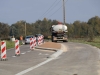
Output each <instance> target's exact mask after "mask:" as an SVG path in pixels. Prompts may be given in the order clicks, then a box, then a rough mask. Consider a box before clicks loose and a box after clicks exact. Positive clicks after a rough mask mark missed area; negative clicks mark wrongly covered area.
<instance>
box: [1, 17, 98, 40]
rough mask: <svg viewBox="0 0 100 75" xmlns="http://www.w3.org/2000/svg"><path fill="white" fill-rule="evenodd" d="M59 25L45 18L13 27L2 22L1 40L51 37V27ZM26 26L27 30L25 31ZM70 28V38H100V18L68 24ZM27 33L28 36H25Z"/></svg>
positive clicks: (16, 24) (22, 22) (55, 21)
mask: <svg viewBox="0 0 100 75" xmlns="http://www.w3.org/2000/svg"><path fill="white" fill-rule="evenodd" d="M56 24H58V21H57V20H51V19H49V20H48V19H46V18H44V19H43V20H37V21H36V22H35V23H27V22H26V21H24V20H21V21H18V22H16V23H14V24H12V25H8V24H6V23H1V22H0V39H8V38H9V36H14V37H15V38H19V37H20V36H21V35H22V36H24V37H25V36H26V35H35V34H43V35H44V37H45V38H47V37H48V36H50V35H51V32H50V27H51V26H52V25H56ZM25 26H26V29H25ZM66 26H67V27H68V32H67V35H68V38H69V39H70V38H89V41H92V40H93V39H94V37H95V36H100V17H98V16H95V17H92V18H90V19H89V20H88V22H81V21H75V22H74V23H70V24H68V23H66ZM25 32H26V34H25Z"/></svg>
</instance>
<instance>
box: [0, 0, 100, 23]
mask: <svg viewBox="0 0 100 75" xmlns="http://www.w3.org/2000/svg"><path fill="white" fill-rule="evenodd" d="M62 2H63V0H0V22H3V23H8V24H10V25H11V24H13V23H16V22H17V21H20V20H25V21H26V22H28V23H34V22H35V21H37V20H42V19H43V18H44V17H45V18H47V19H51V20H58V21H61V22H63V7H62V4H63V3H62ZM65 4H66V5H65V8H66V16H65V17H66V23H73V22H74V21H76V20H80V21H84V22H87V21H88V19H90V18H92V17H94V16H99V17H100V0H65Z"/></svg>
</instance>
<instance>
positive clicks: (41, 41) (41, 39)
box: [37, 35, 44, 45]
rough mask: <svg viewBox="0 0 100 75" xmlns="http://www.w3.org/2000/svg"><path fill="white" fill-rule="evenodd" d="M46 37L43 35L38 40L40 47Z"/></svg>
mask: <svg viewBox="0 0 100 75" xmlns="http://www.w3.org/2000/svg"><path fill="white" fill-rule="evenodd" d="M43 38H44V37H43V36H42V35H41V36H39V37H38V38H37V39H38V41H37V42H38V45H40V44H42V43H43V42H44V41H43V40H44V39H43Z"/></svg>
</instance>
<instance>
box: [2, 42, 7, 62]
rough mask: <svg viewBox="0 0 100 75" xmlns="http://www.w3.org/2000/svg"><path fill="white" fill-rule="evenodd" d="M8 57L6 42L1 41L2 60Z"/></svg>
mask: <svg viewBox="0 0 100 75" xmlns="http://www.w3.org/2000/svg"><path fill="white" fill-rule="evenodd" d="M6 59H7V54H6V42H5V41H2V42H1V61H2V60H6Z"/></svg>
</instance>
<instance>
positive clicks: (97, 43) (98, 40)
mask: <svg viewBox="0 0 100 75" xmlns="http://www.w3.org/2000/svg"><path fill="white" fill-rule="evenodd" d="M69 42H76V43H84V44H89V45H92V46H95V47H97V48H100V36H99V37H95V38H94V40H93V41H91V42H89V41H87V39H83V38H77V39H75V38H73V39H69Z"/></svg>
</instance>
